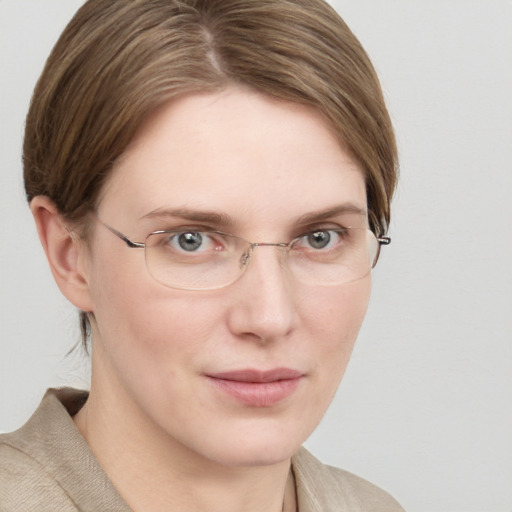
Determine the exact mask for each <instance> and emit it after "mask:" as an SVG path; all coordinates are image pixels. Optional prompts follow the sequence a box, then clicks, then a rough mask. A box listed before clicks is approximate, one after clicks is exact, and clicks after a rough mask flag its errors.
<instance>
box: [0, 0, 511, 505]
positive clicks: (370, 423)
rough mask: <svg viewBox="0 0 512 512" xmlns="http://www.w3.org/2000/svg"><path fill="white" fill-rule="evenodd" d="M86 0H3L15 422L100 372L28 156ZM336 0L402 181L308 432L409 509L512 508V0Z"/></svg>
mask: <svg viewBox="0 0 512 512" xmlns="http://www.w3.org/2000/svg"><path fill="white" fill-rule="evenodd" d="M80 4H81V1H80V0H0V52H1V53H0V58H1V65H0V165H1V167H0V169H1V173H0V194H1V196H0V209H1V214H0V216H1V228H0V229H1V232H0V244H1V245H0V248H1V250H0V254H1V256H0V257H1V265H0V290H1V291H0V293H1V298H0V306H1V307H0V319H1V331H2V336H1V338H0V431H9V430H11V429H14V428H16V427H17V426H19V425H20V424H21V423H23V422H24V421H25V420H26V419H27V417H28V416H29V415H30V413H31V411H32V410H33V409H34V408H35V407H36V405H37V403H38V402H39V400H40V398H41V395H42V393H43V390H44V389H45V388H47V387H48V386H52V385H64V384H71V385H75V386H86V385H87V384H86V383H87V361H86V360H85V359H84V358H83V357H81V356H80V355H79V353H78V355H77V354H75V355H72V356H69V357H67V358H66V357H65V355H66V352H67V351H68V350H69V349H70V348H71V347H72V346H73V344H74V343H75V342H76V341H77V340H78V331H77V328H76V316H75V313H74V311H73V310H72V308H70V307H69V306H68V305H67V304H66V303H65V301H64V299H62V298H61V297H60V295H59V292H58V290H57V288H56V286H55V285H54V284H53V281H52V278H51V275H50V272H49V270H48V269H47V265H46V262H45V260H44V256H43V252H42V250H41V249H40V247H39V243H38V241H37V237H36V232H35V228H34V227H33V223H32V220H31V218H30V215H29V211H28V208H27V207H26V205H25V202H24V195H23V191H22V180H21V165H20V154H21V141H22V133H23V121H24V115H25V113H26V110H27V106H28V102H29V98H30V94H31V90H32V88H33V86H34V83H35V81H36V78H37V76H38V74H39V72H40V71H41V68H42V66H43V63H44V59H45V58H46V56H47V54H48V52H49V50H50V47H51V46H52V44H53V43H54V42H55V40H56V38H57V37H58V34H59V33H60V31H61V29H62V28H63V27H64V25H65V23H66V22H67V20H68V19H69V18H70V17H71V15H72V13H73V12H74V11H75V10H76V8H77V7H78V6H79V5H80ZM333 4H334V5H335V6H336V7H337V8H338V10H339V11H340V13H341V14H342V16H343V17H344V18H345V20H346V21H347V22H348V24H349V25H350V26H351V28H352V29H353V30H354V32H355V33H356V34H357V35H358V36H359V38H360V39H361V41H362V42H363V45H364V46H365V47H366V49H367V50H368V52H369V53H370V55H371V56H372V58H373V61H374V63H375V65H376V67H377V70H378V71H379V73H380V76H381V79H382V83H383V86H384V89H385V93H386V97H387V99H388V104H389V107H390V110H391V113H392V117H393V119H394V122H395V126H396V131H397V136H398V142H399V147H400V155H401V166H402V178H401V183H400V186H399V189H398V193H397V197H396V201H395V203H394V220H393V223H392V227H391V236H392V237H393V243H392V245H391V246H389V247H388V248H386V249H385V252H384V254H383V257H382V260H381V262H380V263H379V267H378V269H377V271H376V273H375V282H374V292H373V297H372V302H371V305H370V310H369V312H368V317H367V320H366V322H365V325H364V326H363V330H362V332H361V335H360V338H359V341H358V345H357V347H356V350H355V353H354V356H353V359H352V362H351V364H350V366H349V370H348V372H347V375H346V377H345V379H344V381H343V383H342V386H341V389H340V392H339V393H338V396H337V398H336V400H335V402H334V404H333V406H332V408H331V410H330V411H329V413H328V414H327V416H326V418H325V420H324V421H323V423H322V424H321V426H320V427H319V429H318V430H317V432H316V433H315V434H314V435H313V436H312V438H311V439H310V440H309V441H308V443H307V444H308V446H309V448H310V449H312V450H313V451H314V452H315V453H316V454H317V455H318V456H320V457H321V458H322V459H323V460H324V461H326V462H329V463H331V464H334V465H337V466H341V467H344V468H346V469H348V470H351V471H353V472H356V473H359V474H361V475H363V476H365V477H366V478H368V479H369V480H372V481H374V482H375V483H378V484H380V485H381V486H383V487H385V488H386V489H388V490H389V491H390V492H392V493H393V494H394V495H396V496H397V497H398V498H399V499H400V501H401V502H402V504H403V505H404V506H405V508H406V509H407V510H408V511H409V512H484V511H485V512H511V511H512V377H511V371H512V343H511V341H512V322H511V316H512V307H511V306H512V270H511V266H512V243H511V239H510V237H511V235H512V229H511V224H512V206H511V204H512V201H511V199H510V197H511V193H512V2H511V1H510V0H478V1H477V0H444V1H441V0H421V1H420V0H414V1H413V0H333Z"/></svg>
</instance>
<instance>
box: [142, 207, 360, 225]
mask: <svg viewBox="0 0 512 512" xmlns="http://www.w3.org/2000/svg"><path fill="white" fill-rule="evenodd" d="M344 214H353V215H360V216H362V217H366V216H367V210H366V209H365V208H361V207H360V206H357V205H355V204H352V203H344V204H340V205H337V206H333V207H330V208H326V209H323V210H318V211H315V212H310V213H306V214H304V215H301V216H300V217H299V218H298V220H297V222H296V223H297V224H299V225H304V224H311V223H314V222H319V221H322V220H326V219H330V218H332V217H337V216H339V215H344ZM169 217H174V218H180V219H184V220H189V221H192V222H206V223H209V224H214V225H216V226H222V227H234V226H235V224H236V222H235V220H234V219H233V218H232V217H230V216H229V215H227V214H226V213H222V212H213V211H202V210H190V209H188V208H174V209H170V208H157V209H156V210H152V211H151V212H149V213H147V214H146V215H143V216H142V217H141V220H142V219H165V218H169Z"/></svg>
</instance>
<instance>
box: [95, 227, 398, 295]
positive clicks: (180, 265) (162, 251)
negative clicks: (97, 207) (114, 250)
mask: <svg viewBox="0 0 512 512" xmlns="http://www.w3.org/2000/svg"><path fill="white" fill-rule="evenodd" d="M96 219H97V220H98V222H100V224H102V225H103V226H104V227H106V228H107V229H108V230H109V231H110V232H111V233H113V234H114V235H115V236H117V237H118V238H120V239H121V240H122V241H123V242H125V243H126V245H127V246H128V247H130V248H134V249H144V252H145V258H146V265H147V268H148V271H149V273H150V275H151V276H152V277H153V278H154V279H155V280H156V281H158V282H159V283H161V284H163V285H164V286H168V287H169V288H177V289H181V290H214V289H218V288H223V287H225V286H228V285H230V284H232V283H234V282H235V281H236V280H237V279H239V278H240V277H241V276H242V275H243V273H244V272H245V271H246V270H247V267H248V266H249V261H250V258H251V255H252V253H253V251H254V249H255V248H256V247H275V248H277V249H278V250H279V251H280V252H281V265H282V267H283V268H284V269H287V270H288V271H289V272H290V273H291V274H292V275H293V276H294V277H295V278H296V279H298V280H299V281H300V282H302V283H305V284H311V285H323V286H329V285H339V284H345V283H350V282H352V281H357V280H358V279H362V278H363V277H365V276H367V275H368V274H369V273H370V272H371V269H372V268H373V267H374V266H375V265H376V263H377V260H378V258H379V253H380V248H381V246H383V245H389V243H390V242H391V239H390V238H389V237H387V236H382V237H376V236H375V234H374V233H373V232H372V231H370V230H369V229H366V228H357V227H347V228H336V229H330V228H329V229H315V230H312V231H309V232H307V233H305V234H303V235H301V236H298V237H296V238H294V239H293V240H291V241H290V242H287V243H285V242H282V243H267V242H258V243H253V242H248V241H247V240H244V239H243V238H240V237H238V236H234V235H231V234H229V233H223V232H222V231H207V230H205V231H201V230H197V231H196V230H194V229H185V230H183V229H182V230H171V231H154V232H152V233H150V234H149V235H148V236H147V237H146V240H145V241H144V242H134V241H132V240H130V239H129V238H128V237H126V236H125V235H123V234H122V233H121V232H120V231H118V230H117V229H115V228H113V227H111V226H109V225H108V224H105V223H104V222H103V221H101V220H100V219H98V218H97V217H96Z"/></svg>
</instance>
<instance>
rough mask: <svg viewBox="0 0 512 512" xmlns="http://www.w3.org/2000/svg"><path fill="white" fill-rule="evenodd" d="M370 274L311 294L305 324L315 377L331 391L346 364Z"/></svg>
mask: <svg viewBox="0 0 512 512" xmlns="http://www.w3.org/2000/svg"><path fill="white" fill-rule="evenodd" d="M370 289H371V279H370V277H368V278H365V279H362V280H359V281H356V282H354V283H349V284H346V285H343V286H339V287H333V288H326V289H323V290H322V291H321V292H322V296H319V295H318V296H316V297H315V295H314V294H312V296H310V301H309V304H310V305H309V308H308V309H309V311H310V312H311V313H312V314H310V317H309V320H308V324H309V325H310V329H311V330H312V331H314V332H311V339H312V340H313V342H312V351H313V353H314V355H315V361H316V364H317V370H318V376H319V378H320V379H321V380H322V381H323V384H324V386H328V387H332V388H333V390H332V393H334V392H335V390H336V388H337V386H338V384H339V381H340V379H341V377H342V376H343V373H344V372H345V369H346V366H347V364H348V361H349V358H350V355H351V353H352V349H353V347H354V343H355V341H356V338H357V335H358V333H359V329H360V327H361V324H362V322H363V319H364V316H365V313H366V309H367V307H368V301H369V298H370Z"/></svg>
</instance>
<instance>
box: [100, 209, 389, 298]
mask: <svg viewBox="0 0 512 512" xmlns="http://www.w3.org/2000/svg"><path fill="white" fill-rule="evenodd" d="M93 216H94V218H95V219H96V220H97V221H98V222H99V223H100V224H101V225H102V226H104V227H105V228H107V229H108V230H109V231H110V232H111V233H112V234H113V235H115V236H116V237H117V238H119V239H120V240H122V241H123V242H124V243H125V244H126V246H127V247H128V248H130V249H144V250H146V247H147V243H145V242H134V241H133V240H131V239H130V238H128V237H127V236H126V235H124V234H123V233H121V231H119V230H117V229H116V228H114V227H112V226H110V225H109V224H107V223H106V222H103V221H102V220H101V219H100V218H99V217H98V216H97V215H96V214H93ZM355 229H357V228H355ZM359 229H361V228H359ZM368 230H369V229H368ZM369 231H371V230H369ZM174 232H175V231H173V230H166V229H162V230H156V231H152V232H151V233H148V234H147V235H146V240H147V239H148V238H149V237H150V236H152V235H162V234H164V233H174ZM212 232H213V233H218V234H221V235H225V236H229V237H232V238H237V239H239V240H243V241H244V242H246V243H247V244H248V246H249V247H248V250H247V253H246V254H244V255H242V257H243V260H242V265H243V266H244V268H247V266H248V264H247V262H248V261H249V260H250V255H251V254H252V251H253V249H254V247H290V245H291V244H292V243H293V242H294V241H295V240H296V238H294V239H292V240H290V241H289V242H249V240H246V239H245V238H242V237H239V236H236V235H232V234H230V233H225V232H223V231H217V230H213V231H212ZM373 235H374V236H375V239H376V240H377V243H378V245H377V253H376V254H375V258H374V261H373V263H372V265H371V266H370V271H371V270H372V269H373V268H375V266H376V265H377V262H378V260H379V256H380V251H381V247H382V246H385V245H389V244H390V243H391V237H389V236H377V235H376V234H375V233H373ZM146 265H147V263H146ZM148 270H149V269H148ZM243 273H244V272H241V273H240V275H239V276H238V277H237V278H236V279H234V280H233V281H231V282H229V283H227V284H225V285H222V286H218V287H215V288H182V287H175V286H171V285H168V284H164V283H163V282H162V281H160V280H159V279H156V278H155V277H154V276H153V274H152V273H151V272H149V274H150V275H151V277H153V279H154V280H155V281H156V282H157V283H160V284H161V285H162V286H165V287H167V288H173V289H177V290H188V291H204V290H212V289H222V288H225V287H226V286H229V285H230V284H232V283H234V282H235V281H237V280H238V279H239V278H240V277H241V276H242V275H243ZM362 277H364V276H361V279H362Z"/></svg>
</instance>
